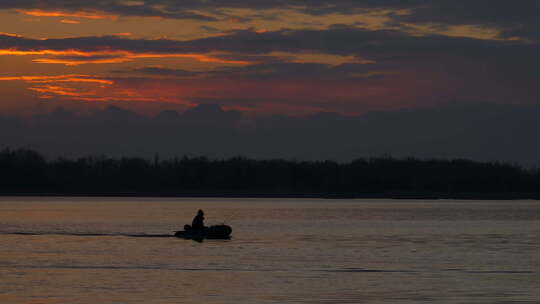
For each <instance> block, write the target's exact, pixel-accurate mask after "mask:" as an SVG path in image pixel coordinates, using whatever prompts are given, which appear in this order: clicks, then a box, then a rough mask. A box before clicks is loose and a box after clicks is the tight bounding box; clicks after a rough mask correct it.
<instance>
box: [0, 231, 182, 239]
mask: <svg viewBox="0 0 540 304" xmlns="http://www.w3.org/2000/svg"><path fill="white" fill-rule="evenodd" d="M0 235H28V236H42V235H58V236H78V237H85V236H86V237H100V236H101V237H137V238H169V237H174V235H172V234H144V233H94V232H89V233H86V232H80V233H79V232H57V231H52V232H41V231H40V232H5V231H0Z"/></svg>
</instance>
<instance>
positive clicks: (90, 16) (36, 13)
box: [17, 9, 119, 20]
mask: <svg viewBox="0 0 540 304" xmlns="http://www.w3.org/2000/svg"><path fill="white" fill-rule="evenodd" d="M17 12H19V13H21V14H24V15H28V16H34V17H76V18H85V19H95V20H99V19H110V20H117V19H118V17H119V16H118V15H110V14H101V13H100V12H83V11H80V12H65V11H46V10H40V9H35V10H17Z"/></svg>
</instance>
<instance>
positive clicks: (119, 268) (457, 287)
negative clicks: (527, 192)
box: [0, 198, 540, 304]
mask: <svg viewBox="0 0 540 304" xmlns="http://www.w3.org/2000/svg"><path fill="white" fill-rule="evenodd" d="M199 208H201V209H203V210H204V211H205V212H206V223H207V224H212V223H220V222H224V221H225V222H227V223H228V224H229V225H231V226H232V227H233V238H232V239H231V240H228V241H219V240H213V241H204V242H202V243H198V242H194V241H190V240H183V239H177V238H173V237H141V236H144V235H164V234H165V235H166V234H171V233H172V232H173V231H174V230H180V229H181V227H182V226H183V225H184V224H185V223H190V222H191V219H192V218H193V216H194V215H195V213H196V211H197V209H199ZM0 246H1V247H0V303H2V304H3V303H7V304H11V303H13V304H17V303H33V304H38V303H39V304H51V303H62V304H63V303H115V304H118V303H540V202H537V201H505V202H499V201H451V200H442V201H409V200H403V201H401V200H400V201H396V200H315V199H215V198H209V199H146V198H144V199H143V198H0Z"/></svg>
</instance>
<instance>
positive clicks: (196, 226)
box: [191, 209, 206, 230]
mask: <svg viewBox="0 0 540 304" xmlns="http://www.w3.org/2000/svg"><path fill="white" fill-rule="evenodd" d="M204 228H206V227H204V212H203V211H202V210H201V209H199V211H198V212H197V215H196V216H195V218H193V222H192V223H191V229H193V230H200V229H204Z"/></svg>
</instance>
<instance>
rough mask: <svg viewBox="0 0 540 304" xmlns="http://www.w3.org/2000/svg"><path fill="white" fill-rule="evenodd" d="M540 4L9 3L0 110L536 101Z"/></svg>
mask: <svg viewBox="0 0 540 304" xmlns="http://www.w3.org/2000/svg"><path fill="white" fill-rule="evenodd" d="M539 9H540V2H538V1H532V0H523V1H519V2H511V1H502V0H492V1H488V0H477V1H467V2H456V1H450V0H432V1H425V0H411V1H398V0H378V1H374V0H333V1H329V0H309V1H307V0H292V1H283V0H266V1H253V0H250V1H244V0H239V1H223V0H204V1H203V0H188V1H172V0H144V1H142V0H141V1H139V0H98V1H80V0H70V1H68V0H57V1H46V2H44V1H37V0H16V1H15V0H6V1H2V2H0V63H1V64H2V67H3V69H2V71H1V72H0V90H1V91H2V93H3V97H2V100H0V113H2V114H10V115H11V114H16V115H26V116H28V115H33V114H36V113H42V112H47V111H50V109H53V108H56V107H57V106H59V105H61V106H63V107H66V108H69V109H71V110H73V111H85V110H87V109H90V108H104V107H106V106H109V105H110V104H115V105H116V106H119V107H123V108H128V109H132V110H136V111H138V112H143V113H144V112H152V111H153V112H159V111H161V110H164V109H176V110H186V109H189V108H192V107H195V106H197V105H199V104H206V103H212V104H218V105H220V106H222V107H224V108H225V109H234V110H240V111H242V112H247V113H254V114H271V113H280V114H288V115H306V114H310V113H317V112H337V113H342V114H361V113H366V112H369V111H375V110H395V109H404V108H415V107H425V106H433V105H437V104H441V103H445V102H448V101H449V100H471V101H489V102H494V103H502V104H537V103H538V102H539V101H540V99H539V97H540V94H539V93H538V90H537V86H538V83H539V81H540V73H539V72H538V71H540V57H539V56H538V53H540V21H539V20H540V19H539V18H538V17H537V12H538V10H539Z"/></svg>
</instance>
